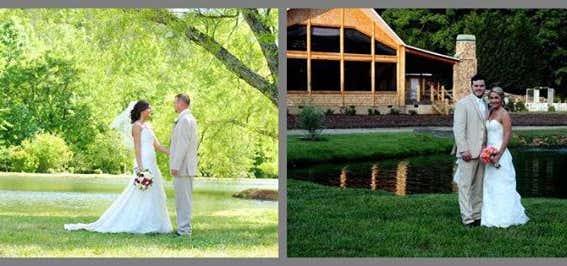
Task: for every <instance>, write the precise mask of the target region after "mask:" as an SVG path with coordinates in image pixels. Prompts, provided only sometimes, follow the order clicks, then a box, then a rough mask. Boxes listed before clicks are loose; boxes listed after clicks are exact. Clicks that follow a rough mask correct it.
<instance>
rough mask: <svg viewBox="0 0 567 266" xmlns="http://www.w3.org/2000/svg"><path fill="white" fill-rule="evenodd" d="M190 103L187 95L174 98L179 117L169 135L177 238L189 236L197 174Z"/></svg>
mask: <svg viewBox="0 0 567 266" xmlns="http://www.w3.org/2000/svg"><path fill="white" fill-rule="evenodd" d="M189 104H190V99H189V96H188V95H186V94H178V95H177V96H175V111H176V112H177V113H178V114H179V115H178V116H177V119H176V120H175V125H174V127H173V131H172V135H171V146H170V151H169V152H170V154H169V169H170V172H171V175H172V176H173V177H174V180H173V186H174V189H175V209H176V212H177V232H176V235H178V236H182V235H191V229H192V228H191V209H192V206H191V205H192V202H191V194H192V187H193V180H192V179H193V177H194V176H196V175H197V161H198V158H197V148H198V140H199V139H198V136H197V120H195V117H194V116H193V114H191V111H190V110H189Z"/></svg>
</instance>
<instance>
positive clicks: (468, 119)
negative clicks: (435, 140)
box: [453, 93, 488, 158]
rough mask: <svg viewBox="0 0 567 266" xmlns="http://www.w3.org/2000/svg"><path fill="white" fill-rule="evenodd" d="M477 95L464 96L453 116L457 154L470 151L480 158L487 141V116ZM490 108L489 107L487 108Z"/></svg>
mask: <svg viewBox="0 0 567 266" xmlns="http://www.w3.org/2000/svg"><path fill="white" fill-rule="evenodd" d="M476 100H477V97H476V96H474V95H473V94H472V93H471V94H469V95H468V96H466V97H465V98H462V99H461V100H459V101H458V102H457V105H456V106H455V113H454V116H453V134H454V135H455V144H456V145H457V156H458V157H460V154H461V152H463V151H467V150H468V151H470V153H471V155H472V157H473V158H478V156H479V155H480V152H481V150H482V147H483V146H484V145H485V143H486V117H487V116H488V114H487V113H486V112H485V113H484V114H483V113H482V112H481V111H480V108H479V106H478V103H477V102H476ZM486 109H487V110H488V108H486Z"/></svg>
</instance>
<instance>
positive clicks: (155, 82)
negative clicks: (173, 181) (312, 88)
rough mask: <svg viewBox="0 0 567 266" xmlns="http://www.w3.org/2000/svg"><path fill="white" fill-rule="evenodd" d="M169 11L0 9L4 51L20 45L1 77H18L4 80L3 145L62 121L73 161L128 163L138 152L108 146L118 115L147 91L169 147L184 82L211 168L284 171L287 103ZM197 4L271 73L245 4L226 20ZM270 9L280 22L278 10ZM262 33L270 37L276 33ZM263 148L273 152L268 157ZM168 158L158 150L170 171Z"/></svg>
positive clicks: (2, 60) (105, 165) (57, 130)
mask: <svg viewBox="0 0 567 266" xmlns="http://www.w3.org/2000/svg"><path fill="white" fill-rule="evenodd" d="M235 10H236V9H234V10H231V9H226V10H224V9H223V10H220V11H219V12H230V13H235V12H234V11H235ZM236 11H238V10H236ZM161 12H167V11H166V10H165V9H3V10H0V25H2V27H0V36H2V37H0V38H1V39H0V46H2V47H0V48H2V49H0V51H2V52H3V51H8V50H6V49H4V47H8V46H9V47H10V49H11V51H15V52H10V53H8V52H4V53H2V52H0V84H3V86H4V84H7V85H6V88H4V87H3V88H2V90H0V106H1V107H2V110H3V111H0V139H4V140H6V143H5V144H0V145H19V144H20V143H22V142H23V141H24V140H25V139H29V138H31V137H32V136H34V135H35V134H36V133H37V132H50V133H54V134H58V135H59V136H61V137H62V138H63V139H65V141H66V142H67V143H69V144H70V145H71V149H72V150H73V151H74V153H75V154H76V156H75V158H74V159H73V161H72V163H71V167H72V168H71V169H69V170H71V171H76V172H89V173H90V172H95V170H96V171H102V172H107V171H108V172H116V171H118V169H124V168H123V167H124V163H127V164H129V163H130V162H128V161H127V160H126V161H124V156H123V154H122V153H113V154H112V156H111V157H109V158H100V157H99V156H102V155H103V154H104V151H105V150H108V151H110V150H111V145H115V144H116V141H117V140H116V139H112V138H113V136H112V134H111V133H108V131H109V130H111V129H109V128H108V125H109V124H110V123H111V122H112V120H113V118H114V117H115V116H116V115H117V114H118V113H120V112H121V111H122V110H123V109H124V108H125V107H126V106H127V104H128V103H129V102H130V101H135V100H138V99H147V100H148V101H150V103H151V104H152V107H153V114H152V119H151V120H152V121H151V122H152V125H153V128H154V131H155V132H156V135H157V137H158V139H159V140H160V141H161V143H162V144H164V145H166V146H167V145H169V137H170V134H171V127H172V121H173V120H174V119H175V117H176V113H175V112H174V110H173V106H172V102H173V97H174V96H175V95H176V94H178V93H182V92H184V93H188V94H189V95H190V97H191V100H192V104H191V109H192V111H193V113H194V115H195V117H196V118H197V120H198V123H199V135H200V148H199V156H200V160H199V162H200V164H199V172H200V174H201V175H206V176H215V177H252V176H256V174H258V173H255V171H258V169H257V168H260V169H264V170H265V171H270V172H269V173H265V175H266V176H275V175H277V171H275V169H276V164H277V121H278V120H277V106H275V105H273V104H272V102H271V100H270V99H268V98H267V97H266V96H265V95H263V94H262V93H261V92H259V91H258V90H257V89H256V88H253V87H251V86H250V85H248V84H247V83H245V82H243V81H242V80H241V79H240V78H239V77H238V76H237V75H235V74H234V73H233V72H231V71H229V70H228V69H227V68H226V66H225V65H224V64H223V63H221V62H220V61H219V60H218V59H216V58H215V57H214V56H213V55H211V54H210V53H209V52H207V51H206V50H205V49H203V48H202V47H201V46H198V45H196V44H194V43H193V42H191V41H189V40H188V39H187V38H186V36H185V35H184V34H183V33H182V32H181V31H177V30H176V29H175V27H174V26H171V25H168V26H167V27H166V26H164V25H163V24H160V23H157V22H156V21H155V20H153V19H154V18H156V14H159V13H161ZM188 13H189V14H188V16H187V17H186V18H185V19H184V21H185V22H186V23H190V24H191V25H193V26H194V27H196V28H198V29H199V30H201V31H203V32H204V33H206V34H208V35H209V36H213V37H214V38H215V40H217V41H218V42H219V43H220V44H221V45H223V47H225V48H226V49H227V50H228V51H230V52H231V53H232V54H234V55H235V56H236V57H238V58H239V59H240V60H241V61H242V62H243V63H244V64H245V65H246V66H249V67H250V68H251V70H252V71H255V72H256V73H258V74H259V75H261V76H265V77H268V76H270V70H269V69H268V66H267V63H266V60H265V58H264V56H263V54H262V50H261V48H260V46H259V42H258V40H257V39H255V36H254V34H253V33H252V31H251V30H250V28H249V27H248V26H247V24H246V23H244V22H243V20H242V17H241V15H239V16H237V17H234V18H232V17H227V18H221V19H219V18H207V17H203V16H201V15H198V14H197V13H198V12H196V11H195V10H194V9H192V10H190V12H188ZM260 13H261V14H262V15H264V17H263V18H262V19H265V20H266V21H267V22H268V23H267V24H268V25H271V27H276V26H277V12H275V11H274V10H271V11H268V10H264V9H263V10H261V12H260ZM6 25H8V26H6ZM170 26H171V27H170ZM271 40H272V41H273V40H274V39H273V38H272V39H271ZM262 41H266V42H269V41H270V38H269V36H264V37H262ZM14 54H16V55H17V57H15V56H13V55H14ZM6 58H17V60H16V59H10V60H8V59H6ZM8 61H9V62H11V63H10V64H7V63H6V62H8ZM274 82H275V81H274ZM4 109H5V110H4ZM3 125H4V126H3ZM9 125H10V126H9ZM2 128H5V129H4V130H2ZM109 134H110V135H109ZM101 136H106V140H105V137H101ZM117 149H118V148H117V147H116V148H115V149H114V151H116V150H117ZM89 150H94V151H89ZM258 154H263V155H262V156H264V157H263V158H264V159H263V162H262V163H261V164H258V163H257V160H256V157H257V156H258ZM113 156H116V157H113ZM129 156H132V154H130V155H129ZM97 157H98V158H97ZM107 157H108V156H107ZM167 161H168V160H167V157H166V156H164V155H159V156H158V162H159V166H160V169H161V171H162V173H164V175H165V176H166V178H167V175H166V173H168V172H169V171H168V168H169V167H168V165H167V163H168V162H167ZM111 162H112V164H111ZM97 169H98V170H97Z"/></svg>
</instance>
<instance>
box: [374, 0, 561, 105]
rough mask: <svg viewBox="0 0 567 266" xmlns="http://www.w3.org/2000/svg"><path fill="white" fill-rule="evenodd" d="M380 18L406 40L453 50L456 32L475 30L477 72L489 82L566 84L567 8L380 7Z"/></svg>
mask: <svg viewBox="0 0 567 266" xmlns="http://www.w3.org/2000/svg"><path fill="white" fill-rule="evenodd" d="M379 12H380V14H381V15H382V17H383V18H384V20H385V21H386V22H387V23H388V24H389V25H390V26H391V27H392V28H393V30H394V31H395V32H396V33H397V34H398V35H399V36H400V37H401V38H402V39H403V40H404V41H405V42H406V43H408V44H410V45H414V46H417V47H420V48H424V49H428V50H431V51H436V52H440V53H442V54H448V55H453V54H454V53H455V41H456V37H457V35H458V34H473V35H475V36H476V44H477V58H478V66H479V69H478V71H479V73H480V74H482V75H483V76H484V77H485V78H486V79H487V81H488V83H489V87H491V86H500V87H503V88H505V90H506V91H508V92H511V93H514V94H520V95H522V94H524V93H525V91H524V90H525V88H528V87H534V86H542V85H543V86H554V87H556V88H557V89H558V90H557V92H558V93H559V94H566V93H567V92H566V89H567V68H566V67H565V65H566V64H567V12H566V11H565V10H564V9H384V10H379Z"/></svg>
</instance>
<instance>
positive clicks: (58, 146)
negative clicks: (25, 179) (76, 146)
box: [10, 133, 73, 173]
mask: <svg viewBox="0 0 567 266" xmlns="http://www.w3.org/2000/svg"><path fill="white" fill-rule="evenodd" d="M10 157H11V160H12V162H13V169H14V170H15V171H25V172H39V173H47V172H54V171H62V170H64V169H65V167H66V165H67V163H69V161H71V159H72V158H73V152H72V151H71V149H70V148H69V147H68V146H67V144H66V143H65V140H63V139H62V138H61V137H59V136H57V135H52V134H49V133H47V134H44V133H39V134H37V135H35V136H34V137H33V138H32V139H31V140H24V141H23V142H22V146H21V147H18V148H14V149H13V150H12V152H11V156H10Z"/></svg>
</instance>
